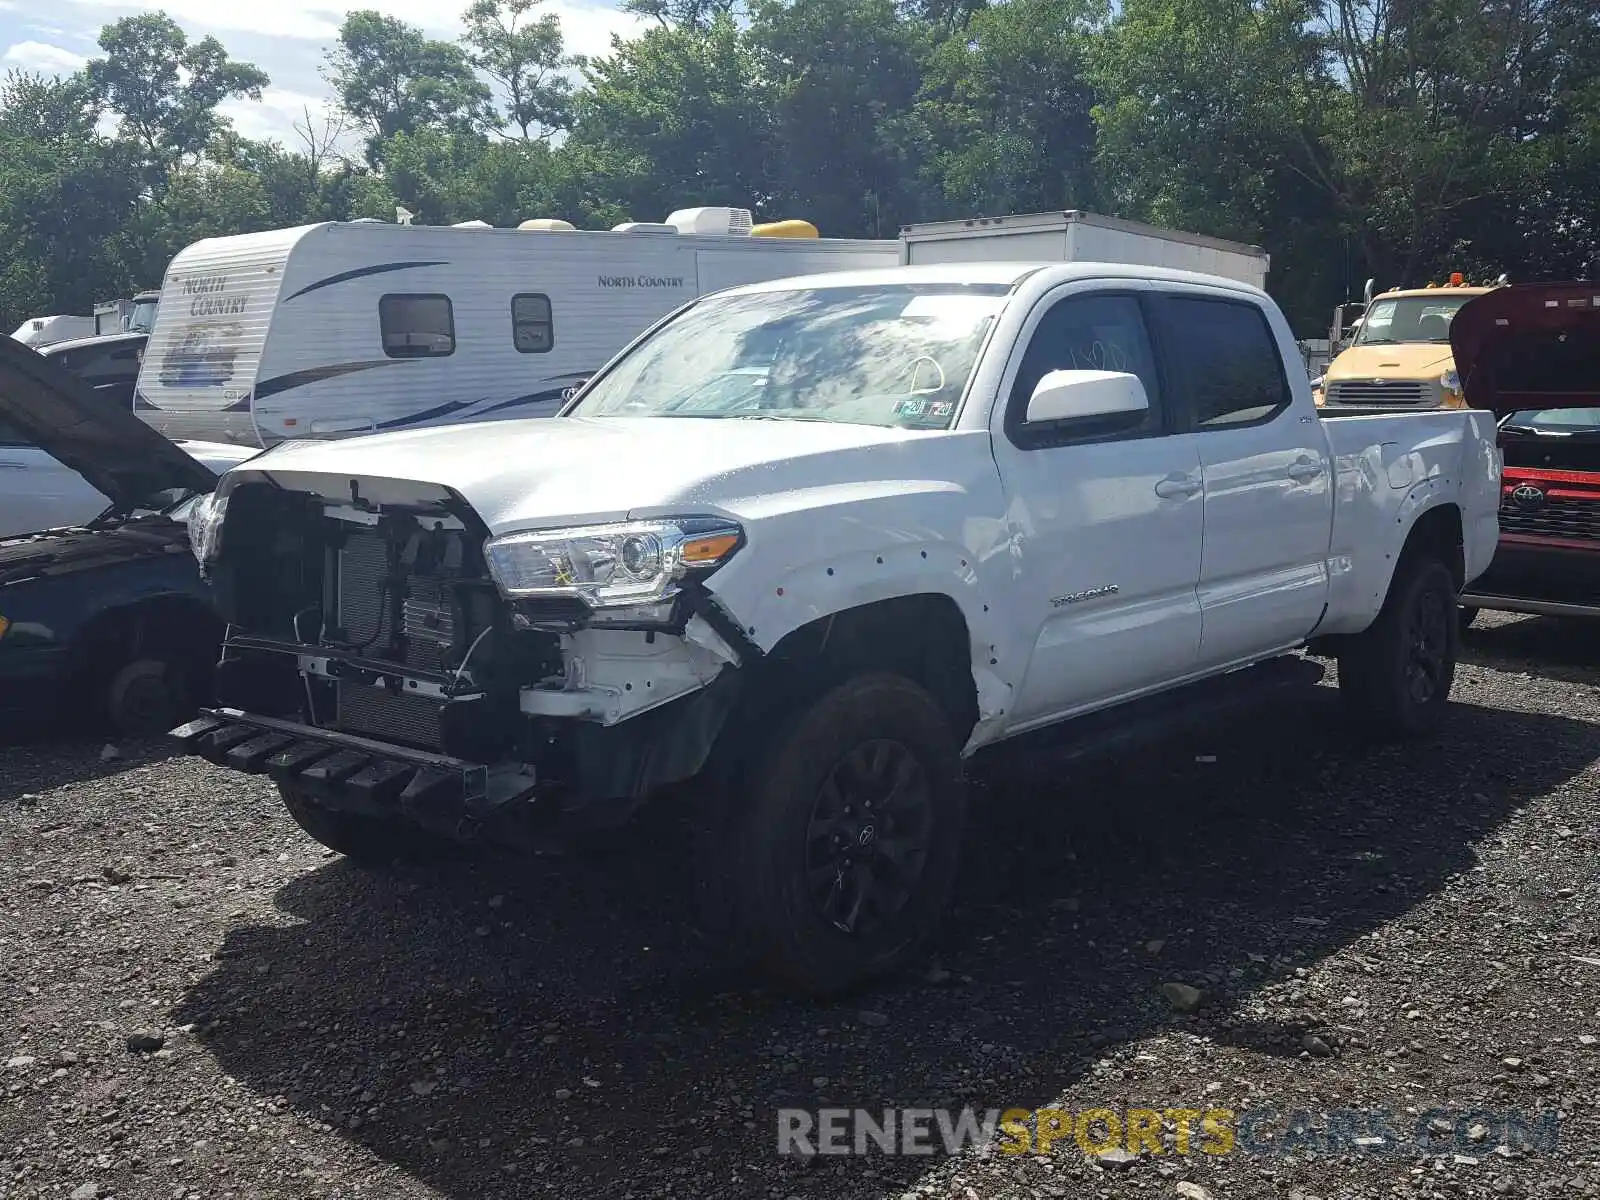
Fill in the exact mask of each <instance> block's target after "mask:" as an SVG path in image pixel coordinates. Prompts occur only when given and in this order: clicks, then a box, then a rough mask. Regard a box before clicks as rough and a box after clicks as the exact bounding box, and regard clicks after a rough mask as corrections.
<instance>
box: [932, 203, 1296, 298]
mask: <svg viewBox="0 0 1600 1200" xmlns="http://www.w3.org/2000/svg"><path fill="white" fill-rule="evenodd" d="M900 244H901V246H902V247H903V250H902V254H901V261H902V262H903V263H905V264H906V265H908V266H922V265H924V264H928V263H975V262H1114V263H1128V264H1130V265H1132V266H1140V267H1169V268H1172V269H1173V270H1178V271H1197V272H1199V273H1201V274H1204V275H1221V276H1223V277H1224V278H1225V279H1233V280H1237V281H1238V282H1240V283H1248V284H1249V285H1250V286H1251V287H1258V288H1265V287H1266V285H1267V266H1268V263H1269V262H1270V261H1271V259H1270V256H1269V255H1268V254H1267V252H1266V251H1265V250H1263V249H1262V248H1261V247H1260V246H1247V245H1245V244H1244V243H1242V242H1227V241H1223V240H1222V239H1221V238H1214V237H1206V236H1205V235H1204V234H1199V233H1180V232H1179V231H1177V230H1174V229H1159V228H1157V227H1156V226H1154V225H1143V224H1140V223H1139V222H1138V221H1124V220H1122V219H1121V218H1119V217H1103V216H1100V215H1099V214H1098V213H1091V212H1083V211H1081V210H1079V209H1069V210H1067V211H1065V212H1047V213H1022V214H1019V215H1017V216H1011V217H969V218H967V219H965V220H959V221H925V222H922V223H921V224H917V225H905V226H902V227H901V229H900Z"/></svg>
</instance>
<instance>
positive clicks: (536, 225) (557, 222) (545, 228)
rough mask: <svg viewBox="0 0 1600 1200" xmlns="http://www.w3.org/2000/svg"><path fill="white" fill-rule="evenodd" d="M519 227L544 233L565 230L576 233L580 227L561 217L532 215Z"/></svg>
mask: <svg viewBox="0 0 1600 1200" xmlns="http://www.w3.org/2000/svg"><path fill="white" fill-rule="evenodd" d="M517 228H518V229H525V230H531V231H536V232H543V233H551V232H564V231H571V232H574V233H575V232H577V229H578V227H577V226H576V225H574V224H573V223H572V222H571V221H563V220H561V218H559V217H531V218H529V219H528V220H526V221H524V222H523V223H522V224H521V225H518V226H517Z"/></svg>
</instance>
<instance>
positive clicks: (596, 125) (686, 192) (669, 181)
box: [562, 16, 775, 220]
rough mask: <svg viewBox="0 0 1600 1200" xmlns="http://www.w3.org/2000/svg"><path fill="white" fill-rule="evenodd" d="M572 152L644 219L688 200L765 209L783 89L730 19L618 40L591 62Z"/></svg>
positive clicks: (578, 102)
mask: <svg viewBox="0 0 1600 1200" xmlns="http://www.w3.org/2000/svg"><path fill="white" fill-rule="evenodd" d="M585 78H586V82H587V86H586V88H585V89H584V90H583V91H582V92H580V93H579V95H578V96H577V97H576V101H575V110H576V120H575V123H574V125H573V130H572V134H571V136H570V138H569V139H568V141H567V143H566V144H565V145H564V146H563V148H562V149H563V152H564V153H569V154H574V155H577V156H579V157H580V158H581V160H582V161H583V163H584V164H585V166H586V169H588V170H589V171H591V172H593V173H594V174H593V175H592V177H591V178H592V179H593V180H594V181H595V182H596V183H598V184H600V185H601V186H602V187H603V189H604V190H605V192H606V193H607V195H608V196H609V197H610V198H611V199H612V200H613V201H615V202H617V203H619V204H620V205H621V207H622V209H623V210H624V211H626V212H628V213H629V214H631V215H632V216H633V217H634V219H636V220H660V219H661V217H662V216H664V215H665V214H666V213H667V212H669V211H671V210H672V209H674V208H678V207H682V206H684V205H695V204H730V205H735V206H739V207H745V208H764V207H765V206H766V204H767V202H768V201H769V199H770V198H771V197H772V195H773V175H774V171H773V158H774V154H775V149H774V142H773V122H772V116H771V113H772V109H773V95H772V90H771V88H770V86H768V84H767V83H766V82H765V81H763V80H762V79H761V77H760V75H759V73H758V70H757V58H756V50H755V47H754V46H753V45H752V43H751V41H750V38H749V36H748V35H747V34H746V33H744V32H743V31H741V30H740V29H739V27H738V26H737V25H736V24H735V23H734V21H733V20H732V19H731V18H729V17H726V16H718V17H716V18H714V19H713V20H712V22H711V23H710V25H709V27H708V28H706V29H705V30H699V29H693V28H680V27H675V26H674V27H663V28H660V29H651V30H647V31H646V32H645V33H644V34H643V35H642V36H640V37H638V38H635V39H632V40H630V41H621V40H616V41H614V42H613V44H612V52H611V54H610V56H609V57H605V58H601V59H598V60H596V61H594V62H591V63H589V64H588V66H587V68H586V70H585Z"/></svg>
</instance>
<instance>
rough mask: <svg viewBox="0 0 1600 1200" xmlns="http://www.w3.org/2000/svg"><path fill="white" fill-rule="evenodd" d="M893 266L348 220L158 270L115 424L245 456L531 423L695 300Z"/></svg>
mask: <svg viewBox="0 0 1600 1200" xmlns="http://www.w3.org/2000/svg"><path fill="white" fill-rule="evenodd" d="M900 254H901V250H900V243H899V242H898V241H849V240H837V239H824V238H820V237H818V235H817V231H816V229H815V228H814V227H812V226H811V225H809V224H807V223H805V222H802V221H785V222H779V223H777V224H774V225H768V226H759V225H754V224H753V222H752V217H751V214H750V213H749V211H748V210H745V209H736V208H697V209H684V210H680V211H678V212H674V213H673V214H672V215H671V216H669V217H668V218H667V219H666V221H664V222H661V223H651V224H646V223H641V222H629V223H626V224H623V225H619V226H617V227H616V228H614V229H611V230H604V231H581V230H578V229H576V228H574V227H573V226H572V225H570V224H568V223H567V222H565V221H553V220H538V221H525V222H523V224H522V225H521V226H520V227H518V228H516V229H493V228H489V227H486V226H484V225H483V224H482V223H469V224H468V225H467V226H465V227H461V226H456V227H447V226H417V225H398V224H389V223H386V222H379V221H351V222H325V223H322V224H317V225H306V226H302V227H299V228H296V229H281V230H273V231H270V232H266V233H252V234H241V235H239V236H236V237H224V238H208V239H206V240H204V241H200V242H196V243H195V244H194V245H192V246H189V247H188V248H187V249H185V250H183V251H181V252H180V253H179V254H178V256H177V257H176V258H174V259H173V260H172V263H171V265H170V266H169V267H168V268H167V274H166V279H165V281H164V282H163V284H162V288H161V304H160V308H159V310H158V312H157V315H156V321H155V328H154V330H153V332H152V333H151V336H150V341H149V344H148V346H147V347H146V351H145V356H144V362H143V365H142V367H141V369H140V372H139V382H138V387H137V389H136V391H135V394H134V407H135V411H136V412H138V414H139V415H140V417H141V418H142V419H144V420H145V421H146V422H147V423H149V424H151V425H153V426H154V427H155V428H157V429H159V430H160V431H161V432H162V433H165V434H166V435H167V436H168V437H172V438H195V439H200V440H205V441H214V442H231V443H235V444H242V445H249V446H271V445H274V444H276V443H278V442H281V441H286V440H292V439H298V438H308V437H311V438H318V437H340V436H349V435H354V434H362V433H372V432H377V431H380V430H388V429H402V428H410V427H414V426H422V425H436V424H451V423H458V422H462V421H475V420H482V419H500V418H507V417H530V416H544V415H550V414H553V413H554V412H555V411H556V410H557V409H558V408H559V407H560V405H561V403H562V399H563V397H564V395H566V394H567V393H569V392H570V390H571V389H572V388H573V387H574V386H575V385H577V384H579V383H581V382H582V381H583V380H585V379H587V378H588V377H589V376H590V375H592V374H593V373H595V372H596V371H597V370H599V368H600V367H601V366H603V365H604V364H605V363H606V361H607V360H608V359H610V358H611V356H612V355H614V354H615V353H616V352H617V351H619V350H621V349H622V348H623V347H624V346H625V345H627V344H628V342H630V341H631V340H632V339H633V338H635V337H636V336H638V335H639V334H640V333H642V332H643V331H644V330H646V329H648V328H649V327H650V326H651V325H653V324H654V323H655V322H656V321H658V320H660V319H661V318H663V317H665V316H667V315H668V314H669V313H671V312H673V311H674V310H676V309H677V308H679V307H680V306H681V305H683V304H685V303H687V302H688V301H690V300H693V299H695V298H696V297H698V296H700V295H702V294H704V293H706V292H713V291H718V290H720V289H722V288H727V287H733V286H736V285H739V284H745V283H757V282H762V281H765V280H770V279H781V278H785V277H787V276H792V275H808V274H816V273H820V272H831V271H842V270H855V269H860V268H866V267H887V266H894V265H896V264H897V263H898V262H899V261H900Z"/></svg>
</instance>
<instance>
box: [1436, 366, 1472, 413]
mask: <svg viewBox="0 0 1600 1200" xmlns="http://www.w3.org/2000/svg"><path fill="white" fill-rule="evenodd" d="M1439 387H1440V390H1442V391H1443V392H1444V406H1445V407H1446V408H1464V407H1465V406H1466V403H1467V401H1466V397H1465V396H1463V395H1462V394H1461V376H1459V375H1457V374H1456V373H1455V371H1453V370H1451V371H1446V372H1445V373H1444V374H1443V375H1441V376H1439Z"/></svg>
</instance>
